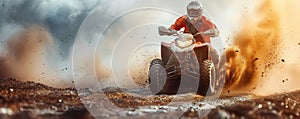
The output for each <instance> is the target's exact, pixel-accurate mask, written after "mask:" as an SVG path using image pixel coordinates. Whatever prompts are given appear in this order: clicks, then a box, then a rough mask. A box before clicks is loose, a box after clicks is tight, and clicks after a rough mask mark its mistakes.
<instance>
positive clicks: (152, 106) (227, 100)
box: [0, 79, 300, 119]
mask: <svg viewBox="0 0 300 119" xmlns="http://www.w3.org/2000/svg"><path fill="white" fill-rule="evenodd" d="M78 95H80V96H81V97H82V98H81V99H82V101H83V102H85V104H86V105H84V104H83V103H82V101H81V100H80V98H79V96H78ZM299 97H300V91H295V92H290V93H286V94H277V95H272V96H266V97H257V96H254V95H250V94H232V93H229V92H225V93H223V94H222V95H221V97H220V98H213V97H209V98H203V97H201V96H198V95H193V94H182V95H176V96H175V95H173V96H166V95H161V96H153V95H151V94H150V93H148V91H146V90H125V89H119V88H106V89H102V90H92V89H81V90H78V91H77V90H76V89H71V88H66V89H57V88H51V87H48V86H45V85H42V84H38V83H34V82H20V81H17V80H15V79H1V80H0V118H1V119H93V118H200V117H202V116H203V114H206V113H208V114H207V115H206V116H205V117H204V118H212V119H214V118H243V117H244V118H272V119H276V118H300V117H299V113H300V107H299V105H300V104H299V102H300V98H299ZM106 99H108V100H106ZM88 110H89V111H92V112H93V111H94V112H95V113H92V114H91V113H89V111H88ZM92 115H93V116H92Z"/></svg>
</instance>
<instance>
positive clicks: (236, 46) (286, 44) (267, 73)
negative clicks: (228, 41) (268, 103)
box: [226, 0, 300, 95]
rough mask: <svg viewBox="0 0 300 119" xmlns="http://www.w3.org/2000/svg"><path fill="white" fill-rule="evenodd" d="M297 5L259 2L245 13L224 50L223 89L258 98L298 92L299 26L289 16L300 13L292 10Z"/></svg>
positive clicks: (292, 16)
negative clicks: (231, 41) (224, 85)
mask: <svg viewBox="0 0 300 119" xmlns="http://www.w3.org/2000/svg"><path fill="white" fill-rule="evenodd" d="M297 2H298V1H279V0H275V1H271V0H264V1H259V2H257V3H258V7H257V8H256V9H255V10H254V11H253V12H252V11H248V12H247V13H245V15H244V16H243V23H242V24H241V28H240V30H239V31H238V32H237V33H236V34H235V36H234V39H233V43H232V47H230V48H229V49H228V50H227V51H226V56H227V57H226V67H227V70H226V89H228V90H229V91H230V90H231V91H241V92H250V93H254V94H257V95H269V94H274V93H282V92H285V91H293V90H297V89H299V87H298V86H296V84H299V80H298V79H297V77H299V76H300V75H298V74H297V72H299V70H300V68H299V53H297V51H298V50H299V48H298V47H299V46H297V45H299V44H298V42H299V40H297V37H298V35H297V33H298V32H299V30H297V27H298V28H299V26H300V24H299V23H298V22H296V21H297V19H299V18H297V17H295V15H292V14H296V13H297V12H300V9H298V8H297V7H296V6H294V7H292V6H293V5H295V4H298V3H297ZM286 13H289V14H286ZM298 21H299V20H298ZM296 26H297V27H296ZM296 49H297V50H296Z"/></svg>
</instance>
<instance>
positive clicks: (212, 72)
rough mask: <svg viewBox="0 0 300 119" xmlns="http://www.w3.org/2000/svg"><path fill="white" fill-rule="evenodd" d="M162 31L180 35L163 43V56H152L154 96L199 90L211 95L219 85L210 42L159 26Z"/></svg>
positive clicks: (151, 81) (151, 68)
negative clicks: (203, 41) (198, 40)
mask: <svg viewBox="0 0 300 119" xmlns="http://www.w3.org/2000/svg"><path fill="white" fill-rule="evenodd" d="M158 31H159V34H160V35H161V36H162V35H168V36H170V35H172V36H177V38H176V39H175V40H174V41H173V42H171V43H165V42H162V43H161V59H153V60H152V61H151V64H150V68H149V78H148V82H149V88H150V90H151V92H152V93H153V94H155V95H159V94H167V95H174V94H182V93H197V94H200V95H202V96H206V95H212V94H213V93H214V92H215V87H216V83H217V82H216V79H217V77H216V69H215V65H216V64H214V63H213V61H212V57H211V56H210V44H209V43H200V42H196V41H195V39H194V37H193V35H192V34H190V33H183V32H180V31H178V32H171V31H170V30H169V29H167V28H166V27H163V26H161V27H159V30H158Z"/></svg>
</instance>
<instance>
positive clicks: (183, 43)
mask: <svg viewBox="0 0 300 119" xmlns="http://www.w3.org/2000/svg"><path fill="white" fill-rule="evenodd" d="M193 43H194V37H193V35H191V34H182V35H179V36H178V38H177V39H176V40H175V44H176V46H177V47H179V48H186V47H189V46H191V45H192V44H193Z"/></svg>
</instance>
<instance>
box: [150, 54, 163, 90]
mask: <svg viewBox="0 0 300 119" xmlns="http://www.w3.org/2000/svg"><path fill="white" fill-rule="evenodd" d="M166 79H167V74H166V71H165V68H164V64H163V62H162V60H161V59H154V60H152V62H151V64H150V68H149V88H150V91H151V92H152V93H153V94H159V93H160V92H161V90H162V89H163V87H164V84H165V82H166Z"/></svg>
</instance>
